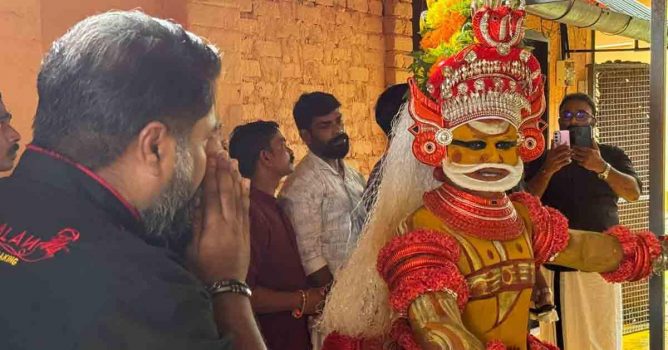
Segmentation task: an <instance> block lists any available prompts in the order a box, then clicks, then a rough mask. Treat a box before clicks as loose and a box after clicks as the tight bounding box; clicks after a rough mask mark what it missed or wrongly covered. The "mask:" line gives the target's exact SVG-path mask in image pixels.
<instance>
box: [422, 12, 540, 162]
mask: <svg viewBox="0 0 668 350" xmlns="http://www.w3.org/2000/svg"><path fill="white" fill-rule="evenodd" d="M473 6H474V8H473V18H472V24H473V30H474V34H475V39H476V43H475V44H472V45H469V46H468V47H466V48H464V49H463V50H461V51H460V52H458V53H457V54H455V55H453V56H450V57H448V58H445V59H441V60H439V61H437V62H436V63H435V64H434V65H433V66H432V67H431V69H430V71H429V76H428V81H427V84H426V90H427V91H426V92H423V91H422V90H420V89H419V88H418V86H417V83H416V82H415V80H414V79H413V78H411V79H409V85H410V87H411V97H412V98H411V99H410V104H409V112H410V114H411V116H412V118H413V120H414V121H415V124H414V125H413V126H412V127H411V128H410V132H411V133H412V134H413V135H414V136H415V139H414V141H413V154H414V155H415V156H416V157H417V159H418V160H420V161H421V162H423V163H425V164H428V165H432V166H438V165H440V164H441V161H442V160H443V159H444V158H445V156H446V147H447V146H448V145H449V144H450V142H451V141H452V130H453V129H454V128H456V127H458V126H460V125H463V124H466V123H468V122H470V121H473V120H489V119H496V120H504V121H507V122H509V123H510V124H511V125H513V126H514V127H516V128H517V129H518V131H519V133H520V145H519V152H520V156H521V157H522V159H523V160H524V161H530V160H533V159H535V158H537V157H538V156H540V154H541V153H542V151H543V150H544V148H545V140H544V138H543V136H542V129H543V128H544V126H542V124H543V123H542V122H541V121H540V116H541V114H542V113H543V111H544V110H545V96H544V93H543V84H544V81H543V75H542V74H541V70H540V64H539V63H538V60H537V59H536V58H535V57H534V56H533V55H532V54H531V52H530V51H528V50H526V49H524V48H521V47H519V44H520V42H521V41H522V38H523V37H524V27H523V22H524V16H525V12H524V9H523V4H521V5H520V6H519V8H511V7H510V6H509V5H507V4H503V5H499V4H498V1H495V0H485V3H484V4H483V5H482V6H481V7H480V8H477V7H476V0H473Z"/></svg>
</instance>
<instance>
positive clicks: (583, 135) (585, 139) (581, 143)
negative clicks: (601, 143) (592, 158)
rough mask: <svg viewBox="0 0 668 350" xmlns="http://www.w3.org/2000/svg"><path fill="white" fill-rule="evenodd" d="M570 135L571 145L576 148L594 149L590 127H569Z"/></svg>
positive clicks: (592, 133)
mask: <svg viewBox="0 0 668 350" xmlns="http://www.w3.org/2000/svg"><path fill="white" fill-rule="evenodd" d="M568 131H570V134H571V145H572V146H577V147H589V148H593V147H594V132H593V129H592V127H591V126H590V125H587V126H571V127H570V128H568Z"/></svg>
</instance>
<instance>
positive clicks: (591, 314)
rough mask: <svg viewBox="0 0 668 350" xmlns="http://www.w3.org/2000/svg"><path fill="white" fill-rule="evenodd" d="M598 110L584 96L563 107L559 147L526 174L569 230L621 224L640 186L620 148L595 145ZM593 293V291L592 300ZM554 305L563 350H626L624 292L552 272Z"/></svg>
mask: <svg viewBox="0 0 668 350" xmlns="http://www.w3.org/2000/svg"><path fill="white" fill-rule="evenodd" d="M595 126H596V105H595V104H594V101H593V100H592V99H591V98H590V97H589V96H588V95H586V94H583V93H575V94H569V95H566V97H564V99H563V100H562V101H561V104H560V105H559V128H560V129H561V130H568V135H569V137H568V139H567V140H568V141H569V142H565V141H566V140H563V139H564V138H565V135H566V133H563V132H562V133H560V135H561V137H560V138H561V139H562V140H561V142H560V143H559V144H554V145H553V147H552V149H550V150H548V151H547V152H546V153H545V154H544V155H543V157H541V158H540V159H538V160H536V161H534V162H532V163H530V164H528V165H527V167H526V174H525V176H526V180H527V189H528V191H529V192H531V193H532V194H534V195H536V196H539V197H541V200H542V202H543V203H544V204H545V205H547V206H551V207H554V208H556V209H558V210H559V211H561V212H562V213H563V214H564V215H565V216H566V217H567V218H568V220H569V227H570V228H572V229H580V230H591V231H599V232H603V231H605V230H606V229H608V228H609V227H611V226H614V225H617V224H619V214H618V207H617V201H618V199H619V197H622V198H624V199H625V200H626V201H629V202H633V201H636V200H638V198H639V197H640V193H641V189H642V183H641V182H640V179H639V178H638V175H637V174H636V172H635V170H634V168H633V164H632V163H631V160H630V159H629V157H628V156H627V155H626V154H625V153H624V151H623V150H622V149H620V148H618V147H615V146H612V145H606V144H599V143H597V142H596V140H594V139H593V137H592V136H593V128H594V127H595ZM592 291H596V292H595V293H592ZM554 293H555V296H554V297H555V304H556V305H557V309H558V311H559V313H560V315H559V316H560V319H561V321H560V322H557V323H556V334H555V335H556V342H557V345H558V346H559V347H560V348H561V349H564V350H575V349H578V350H579V349H621V325H622V324H621V315H622V314H621V287H620V285H613V284H609V283H606V282H605V281H604V280H603V279H602V278H601V277H600V276H599V275H597V274H593V273H586V272H577V271H573V270H571V271H566V270H564V269H563V268H560V269H559V270H556V269H555V274H554Z"/></svg>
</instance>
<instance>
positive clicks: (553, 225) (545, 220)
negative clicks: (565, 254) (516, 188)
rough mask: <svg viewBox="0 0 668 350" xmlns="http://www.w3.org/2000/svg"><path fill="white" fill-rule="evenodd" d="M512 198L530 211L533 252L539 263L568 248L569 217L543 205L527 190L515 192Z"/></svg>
mask: <svg viewBox="0 0 668 350" xmlns="http://www.w3.org/2000/svg"><path fill="white" fill-rule="evenodd" d="M510 199H511V200H512V201H514V202H518V203H520V204H522V205H523V206H524V207H526V208H527V210H528V211H529V217H530V218H531V223H532V236H531V237H532V245H533V253H534V259H535V261H536V263H537V264H543V263H545V262H547V261H548V260H550V259H551V258H553V257H554V256H555V255H556V254H558V253H559V252H561V251H562V250H564V249H566V247H567V246H568V240H569V239H570V235H569V233H568V219H566V217H565V216H564V215H563V214H561V213H560V212H559V211H558V210H556V209H554V208H550V207H547V206H544V205H542V204H541V203H540V200H539V199H538V197H536V196H534V195H532V194H529V193H526V192H517V193H513V194H511V195H510Z"/></svg>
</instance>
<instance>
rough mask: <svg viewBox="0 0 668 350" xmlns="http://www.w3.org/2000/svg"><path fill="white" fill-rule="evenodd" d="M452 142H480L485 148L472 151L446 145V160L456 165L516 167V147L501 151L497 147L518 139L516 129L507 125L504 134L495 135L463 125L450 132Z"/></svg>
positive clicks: (453, 145) (459, 146) (455, 145)
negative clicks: (484, 164)
mask: <svg viewBox="0 0 668 350" xmlns="http://www.w3.org/2000/svg"><path fill="white" fill-rule="evenodd" d="M452 136H453V140H458V141H464V142H475V141H482V142H484V143H485V147H484V148H482V149H479V150H474V149H471V148H468V147H465V146H463V145H457V144H450V145H448V158H449V159H450V160H451V161H452V162H454V163H458V164H465V165H471V164H480V163H502V164H507V165H510V166H514V165H517V162H518V160H519V154H518V152H517V147H511V148H508V149H502V148H499V147H497V144H498V143H499V142H509V141H510V142H516V141H517V138H518V134H517V129H516V128H515V127H514V126H512V125H510V124H508V128H507V129H506V131H505V132H502V133H500V134H497V135H489V134H485V133H483V132H481V131H479V130H476V129H474V128H472V127H471V126H470V125H469V124H464V125H462V126H460V127H458V128H456V129H455V130H453V132H452Z"/></svg>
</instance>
